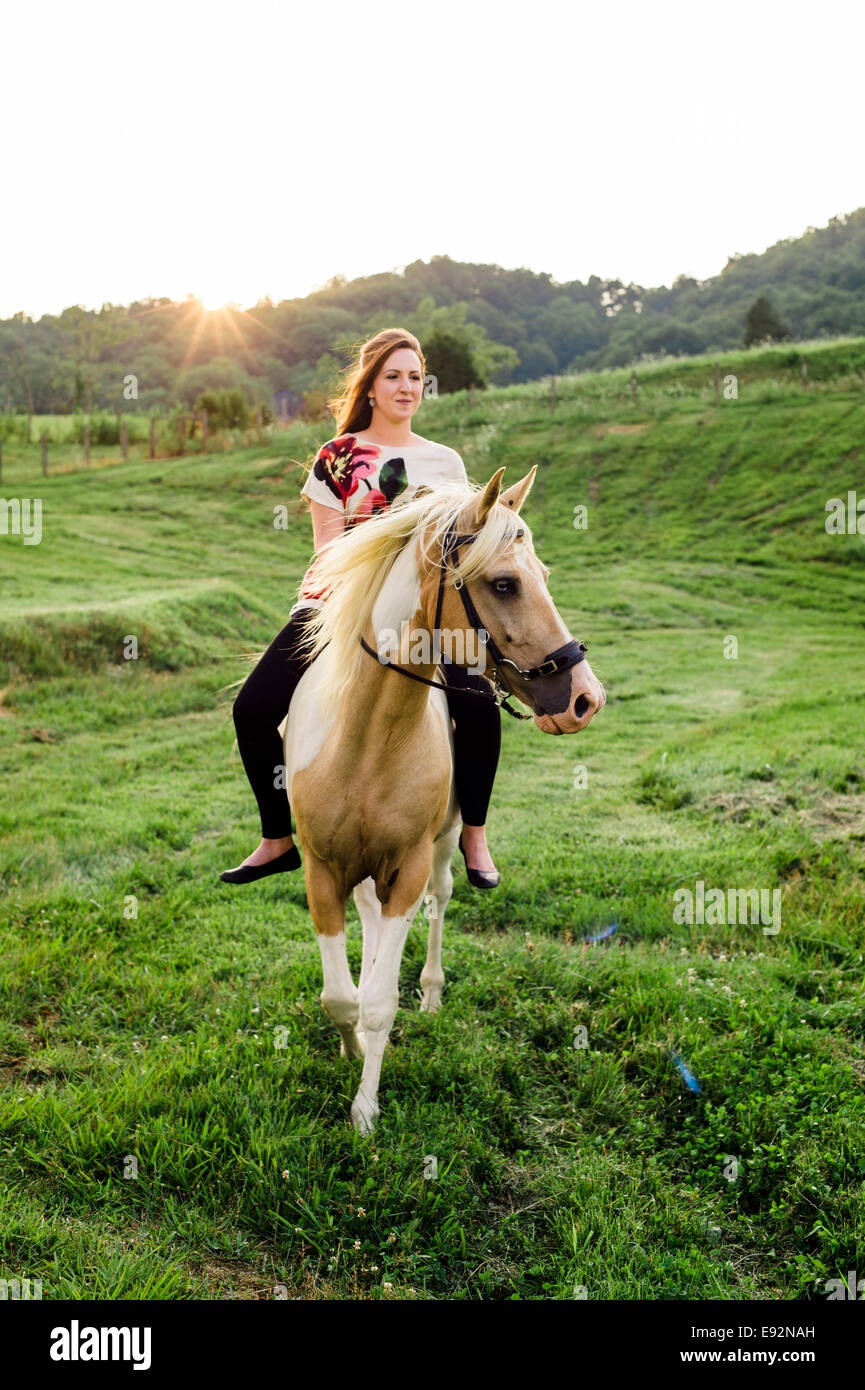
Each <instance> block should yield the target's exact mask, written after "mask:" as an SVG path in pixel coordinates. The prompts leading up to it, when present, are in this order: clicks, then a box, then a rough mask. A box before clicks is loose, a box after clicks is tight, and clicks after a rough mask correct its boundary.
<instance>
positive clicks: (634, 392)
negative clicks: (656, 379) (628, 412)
mask: <svg viewBox="0 0 865 1390" xmlns="http://www.w3.org/2000/svg"><path fill="white" fill-rule="evenodd" d="M631 404H632V405H636V404H637V373H636V372H631Z"/></svg>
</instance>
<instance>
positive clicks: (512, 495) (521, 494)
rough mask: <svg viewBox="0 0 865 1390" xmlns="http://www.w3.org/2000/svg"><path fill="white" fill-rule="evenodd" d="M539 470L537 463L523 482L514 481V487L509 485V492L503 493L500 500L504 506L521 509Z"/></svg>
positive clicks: (514, 510) (512, 509) (515, 509)
mask: <svg viewBox="0 0 865 1390" xmlns="http://www.w3.org/2000/svg"><path fill="white" fill-rule="evenodd" d="M537 471H538V465H537V464H535V466H534V468H533V469H532V471H531V473H527V474H526V476H525V477H524V478H523V479H522V481H521V482H519V483H514V485H513V487H509V488H508V490H507V492H503V493H502V495H501V497H500V498H499V501H500V502H501V504H502V506H503V507H510V509H511V511H512V512H518V511H519V509H520V507H521V506H522V505H523V503H524V502H525V500H526V498H527V497H528V495H529V493H530V492H531V490H532V483H533V482H534V481H535V474H536V473H537Z"/></svg>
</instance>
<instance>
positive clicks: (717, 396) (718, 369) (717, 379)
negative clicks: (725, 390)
mask: <svg viewBox="0 0 865 1390" xmlns="http://www.w3.org/2000/svg"><path fill="white" fill-rule="evenodd" d="M720 397H721V364H720V362H716V363H715V404H716V405H717V403H718V401H719V400H720Z"/></svg>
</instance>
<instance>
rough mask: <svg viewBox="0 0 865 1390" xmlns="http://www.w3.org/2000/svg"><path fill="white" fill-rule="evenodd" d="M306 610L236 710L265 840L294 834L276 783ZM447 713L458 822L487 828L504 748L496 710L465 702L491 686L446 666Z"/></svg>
mask: <svg viewBox="0 0 865 1390" xmlns="http://www.w3.org/2000/svg"><path fill="white" fill-rule="evenodd" d="M305 611H306V610H304V609H299V610H298V612H297V613H296V614H295V615H294V617H293V618H289V620H288V622H287V623H286V625H285V627H284V628H283V629H282V631H281V632H280V633H279V634H278V635H277V636H276V637H275V638H274V639H273V641H272V642H271V644H270V646H269V647H268V649H267V651H266V652H265V653H264V656H263V657H262V658H261V660H260V661H259V663H258V665H257V666H256V667H255V670H254V671H252V672H251V673H250V675H249V676H248V677H247V678H246V681H245V682H244V684H243V685H242V686H241V688H240V690H239V692H238V695H237V699H236V700H235V702H234V708H233V711H232V712H233V714H234V727H235V729H236V730H237V746H238V748H239V749H240V756H241V758H242V759H243V766H244V767H245V769H246V775H247V777H248V778H249V782H250V785H251V787H252V790H253V792H254V793H255V799H256V801H257V802H258V809H259V812H260V814H261V833H262V835H263V837H264V838H265V839H267V840H280V839H283V838H284V837H285V836H287V835H290V834H291V807H290V806H289V803H288V796H287V793H286V791H284V790H283V789H282V788H280V787H277V786H275V785H274V783H275V782H276V781H277V780H278V778H277V774H278V771H279V769H280V768H281V767H282V763H283V757H284V753H283V748H282V740H281V739H280V737H279V725H280V723H281V722H282V720H283V719H284V718H285V716H286V714H287V712H288V706H289V703H290V701H291V697H292V695H293V694H294V690H295V687H296V685H297V683H298V681H299V680H300V678H301V676H302V675H303V673H304V671H305V670H306V668H307V666H308V665H309V660H308V658H307V657H306V655H305V654H304V653H302V652H299V651H297V649H296V645H295V644H296V642H297V638H298V637H299V636H300V635H301V629H302V621H303V616H304V612H305ZM444 673H445V680H446V681H447V686H448V689H447V702H448V709H449V710H450V713H451V716H452V718H453V720H454V724H455V729H454V780H455V782H456V794H457V801H458V802H459V807H460V814H461V815H462V818H463V820H464V821H465V823H466V825H484V824H485V823H486V819H487V810H488V808H489V804H490V796H491V795H492V790H493V782H494V780H495V775H496V768H497V766H498V761H499V751H500V749H501V742H502V720H501V715H500V713H499V708H498V705H494V704H493V702H492V701H491V700H479V699H478V698H477V696H476V695H466V694H464V693H463V692H464V691H465V690H466V689H469V688H470V689H473V690H483V689H486V690H490V688H491V687H490V684H489V681H487V680H485V678H484V677H483V676H476V675H474V674H473V673H471V672H469V671H466V670H464V669H463V667H461V666H454V665H452V664H451V663H450V662H448V661H447V660H446V659H445V665H444Z"/></svg>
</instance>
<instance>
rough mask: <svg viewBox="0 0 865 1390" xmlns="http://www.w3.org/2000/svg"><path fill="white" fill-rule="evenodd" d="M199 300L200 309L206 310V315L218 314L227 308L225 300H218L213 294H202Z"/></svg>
mask: <svg viewBox="0 0 865 1390" xmlns="http://www.w3.org/2000/svg"><path fill="white" fill-rule="evenodd" d="M200 299H201V307H202V309H206V310H207V312H208V314H216V313H219V311H220V310H221V309H225V308H227V307H228V305H227V301H226V300H224V299H219V298H218V297H217V296H216V295H214V294H203V295H201V296H200Z"/></svg>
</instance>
